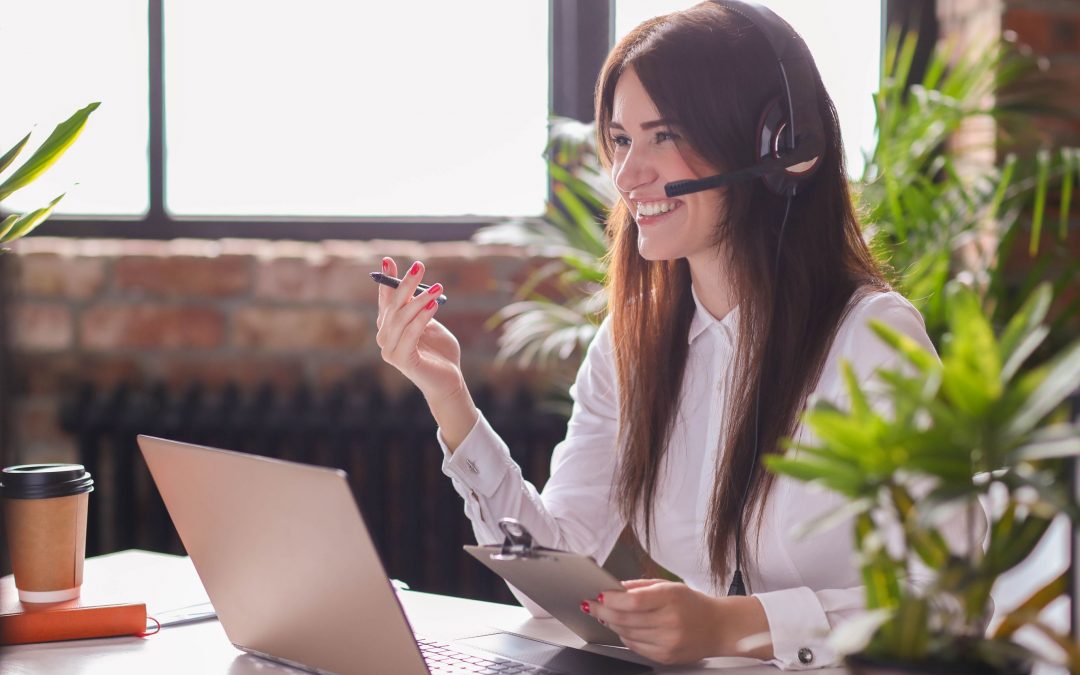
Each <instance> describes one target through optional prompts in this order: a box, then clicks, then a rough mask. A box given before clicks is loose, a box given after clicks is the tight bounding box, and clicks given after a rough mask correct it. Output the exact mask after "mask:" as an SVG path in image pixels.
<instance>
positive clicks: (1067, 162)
mask: <svg viewBox="0 0 1080 675" xmlns="http://www.w3.org/2000/svg"><path fill="white" fill-rule="evenodd" d="M1078 158H1080V153H1078V151H1077V150H1076V148H1064V149H1063V150H1062V151H1061V163H1062V165H1063V167H1064V173H1063V174H1062V176H1061V202H1060V208H1059V217H1058V239H1060V240H1061V241H1065V239H1066V238H1067V237H1068V236H1069V214H1070V208H1071V206H1072V188H1073V174H1074V172H1075V171H1076V170H1077V169H1080V162H1078ZM2 170H3V169H2V168H0V171H2Z"/></svg>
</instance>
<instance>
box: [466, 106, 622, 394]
mask: <svg viewBox="0 0 1080 675" xmlns="http://www.w3.org/2000/svg"><path fill="white" fill-rule="evenodd" d="M593 133H594V127H593V125H591V124H582V123H581V122H577V121H576V120H571V119H566V118H553V119H552V121H551V141H550V143H549V144H548V148H547V150H546V152H545V154H546V157H547V161H548V172H549V174H550V176H551V199H550V200H549V202H548V205H547V209H546V212H545V214H544V217H543V218H542V219H532V220H530V219H518V220H513V221H509V222H507V223H501V224H498V225H494V226H491V227H488V228H484V229H483V230H481V231H479V232H478V233H477V234H476V236H475V237H474V241H477V242H478V243H489V244H511V245H516V246H522V247H525V248H527V249H528V250H530V251H531V252H532V253H534V254H536V255H538V256H540V257H542V258H548V259H549V260H548V262H546V263H545V264H542V265H541V266H540V267H539V268H537V269H536V270H535V271H534V272H533V273H532V274H531V275H530V276H529V278H528V280H527V281H526V282H525V284H523V285H522V287H521V288H520V289H518V292H517V296H518V300H517V301H516V302H514V303H512V304H510V305H508V306H506V307H504V308H503V309H502V310H501V311H500V312H498V314H496V315H495V316H494V317H492V320H491V322H490V323H491V325H492V326H496V325H501V326H502V329H503V331H502V333H501V335H500V336H499V360H500V361H506V360H509V359H511V358H516V359H517V362H518V363H519V364H520V365H522V366H530V365H541V366H544V367H547V368H549V369H551V370H552V371H553V372H554V373H555V376H554V377H553V378H552V379H553V380H554V383H553V384H554V388H555V389H556V390H558V391H562V392H565V391H566V389H567V388H568V386H569V382H570V379H571V378H572V376H573V372H574V371H575V370H576V365H577V361H578V360H579V359H580V358H581V356H582V355H583V354H584V351H585V348H586V347H588V345H589V343H590V342H592V339H593V337H594V336H595V335H596V330H597V328H598V327H599V324H600V321H601V320H602V319H603V317H604V314H605V312H606V310H607V300H606V296H605V293H604V289H603V283H604V278H605V274H606V270H607V263H606V260H605V258H604V256H605V255H606V254H607V235H606V233H605V231H604V220H605V218H606V217H607V209H608V205H609V204H612V203H614V200H615V199H616V195H615V193H614V189H613V188H612V186H611V182H610V180H609V179H608V177H607V176H606V175H605V174H604V173H603V171H602V170H601V168H600V165H599V161H598V159H597V155H596V149H595V144H594V141H593ZM556 407H557V408H558V409H559V410H561V411H562V412H564V413H567V414H568V413H569V406H568V405H566V404H565V400H564V402H563V403H562V404H557V405H556Z"/></svg>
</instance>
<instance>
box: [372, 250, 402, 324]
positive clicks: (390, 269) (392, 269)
mask: <svg viewBox="0 0 1080 675" xmlns="http://www.w3.org/2000/svg"><path fill="white" fill-rule="evenodd" d="M382 273H383V274H385V275H387V276H390V277H396V276H397V263H396V262H394V259H393V258H390V257H386V258H383V259H382ZM393 294H394V289H393V288H390V287H389V286H383V285H382V284H379V314H378V317H377V318H376V319H375V327H376V328H382V325H383V321H384V319H385V315H386V310H387V309H388V308H389V307H390V299H391V298H392V297H393Z"/></svg>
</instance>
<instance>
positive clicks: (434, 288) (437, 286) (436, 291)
mask: <svg viewBox="0 0 1080 675" xmlns="http://www.w3.org/2000/svg"><path fill="white" fill-rule="evenodd" d="M441 291H442V284H435V285H434V286H432V287H431V288H429V289H428V290H427V292H428V294H429V295H438V294H439V293H440V292H441Z"/></svg>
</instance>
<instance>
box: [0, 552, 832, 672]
mask: <svg viewBox="0 0 1080 675" xmlns="http://www.w3.org/2000/svg"><path fill="white" fill-rule="evenodd" d="M83 588H84V594H89V593H90V592H91V590H90V589H91V588H93V592H94V593H95V594H100V593H105V594H109V597H113V598H116V599H117V600H119V601H139V602H146V604H147V611H148V612H149V613H150V615H154V614H155V613H161V612H163V611H165V610H168V609H175V608H179V607H184V606H187V605H191V604H196V603H199V602H205V601H206V594H205V591H204V590H203V588H202V584H201V583H200V582H199V579H198V576H197V575H196V573H195V568H194V567H193V566H192V565H191V561H190V560H189V559H188V558H182V557H178V556H170V555H163V554H158V553H148V552H146V551H124V552H121V553H114V554H111V555H107V556H101V557H98V558H91V559H89V560H87V561H86V570H85V573H84V585H83ZM400 597H401V600H402V604H403V605H404V607H405V612H406V614H407V615H408V618H409V622H410V623H411V624H412V626H413V629H414V630H416V632H417V633H420V634H421V635H424V636H427V637H431V638H435V639H443V640H446V639H453V638H455V637H463V636H466V635H472V634H475V633H476V629H477V628H488V627H496V628H499V629H501V630H506V631H510V632H513V633H518V634H520V635H526V636H528V637H534V638H538V639H541V640H546V641H548V642H553V643H556V644H562V645H566V646H571V647H587V648H588V649H590V651H597V652H601V653H604V652H605V648H604V647H595V646H592V645H588V646H587V645H585V644H584V643H583V642H582V641H581V640H580V638H578V637H577V636H575V635H574V634H573V633H571V632H570V631H568V630H567V629H566V628H564V627H563V626H562V625H561V624H559V623H558V622H556V621H554V620H552V619H534V618H532V617H531V616H530V615H529V613H528V612H527V611H526V610H525V609H524V608H522V607H516V606H511V605H500V604H494V603H490V602H480V601H477V600H466V599H464V598H454V597H450V596H444V595H432V594H429V593H417V592H413V591H402V592H401V593H400ZM671 670H672V671H673V672H676V671H677V672H679V673H681V674H682V675H691V674H693V673H704V672H715V671H716V670H723V671H724V672H725V673H731V674H732V675H743V674H746V675H752V674H758V675H760V674H762V673H779V672H780V671H779V670H777V669H775V668H773V667H771V666H764V665H761V664H759V663H758V662H756V661H752V660H750V659H711V660H710V661H708V662H705V663H703V664H701V665H700V666H697V667H693V668H687V667H679V668H673V669H671ZM302 672H303V671H299V670H295V669H293V668H288V667H286V666H282V665H279V664H276V663H272V662H270V661H266V660H264V659H260V658H258V657H255V656H251V655H249V654H245V653H244V652H241V651H240V650H238V649H236V648H235V647H233V646H232V644H231V643H230V642H229V640H228V638H227V637H226V636H225V631H224V630H223V629H222V627H221V624H220V623H218V622H217V621H213V620H211V621H203V622H200V623H194V624H187V625H178V626H168V627H165V628H163V629H162V630H161V632H160V633H158V634H156V635H153V636H150V637H147V638H135V637H126V638H106V639H98V640H76V641H70V642H52V643H44V644H33V645H19V646H15V647H4V648H2V649H0V674H2V675H30V674H31V673H33V674H38V673H65V674H66V675H116V674H117V673H155V674H161V675H171V674H173V673H175V674H176V675H180V674H183V675H189V674H191V673H200V674H205V675H215V674H217V673H224V674H228V675H256V674H257V675H277V674H278V673H281V674H285V673H290V674H291V673H302ZM814 672H815V673H820V674H821V675H839V674H841V673H844V672H846V671H844V670H843V669H838V668H832V669H825V670H817V671H814Z"/></svg>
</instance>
